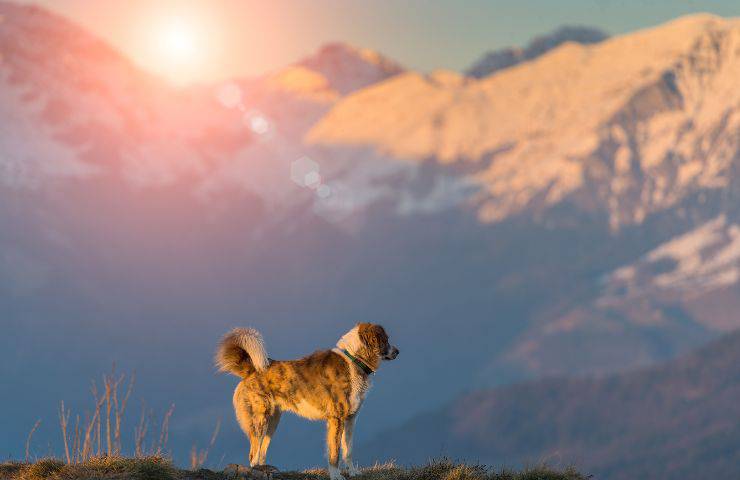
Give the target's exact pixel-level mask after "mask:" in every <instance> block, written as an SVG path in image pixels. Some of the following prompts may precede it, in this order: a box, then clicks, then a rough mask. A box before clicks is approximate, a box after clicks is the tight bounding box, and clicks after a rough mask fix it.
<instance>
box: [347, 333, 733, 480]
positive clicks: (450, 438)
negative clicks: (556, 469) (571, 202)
mask: <svg viewBox="0 0 740 480" xmlns="http://www.w3.org/2000/svg"><path fill="white" fill-rule="evenodd" d="M463 368H464V367H463ZM739 399H740V332H735V333H732V334H728V335H727V336H725V337H723V338H721V339H720V340H718V341H715V342H713V343H711V344H709V345H707V346H706V347H705V348H702V349H701V350H699V351H697V352H695V353H692V354H690V355H688V356H685V357H682V358H680V359H677V360H674V361H672V362H670V363H667V364H665V365H662V366H659V367H653V368H650V369H646V370H641V371H636V372H632V373H625V374H620V375H613V376H608V377H605V378H602V379H562V378H557V379H549V380H543V381H539V382H534V383H527V384H522V385H515V386H511V387H505V388H500V389H494V390H488V391H481V392H476V393H472V394H469V395H466V396H463V397H461V398H459V399H458V400H456V401H455V402H453V403H451V404H450V405H448V406H446V407H445V408H443V409H441V410H438V411H435V412H432V413H429V414H425V415H421V416H418V417H416V418H415V419H414V420H412V421H410V422H409V423H407V424H405V425H403V426H401V427H399V428H397V429H395V430H392V431H388V432H384V433H382V434H380V435H379V436H378V437H377V439H376V440H375V441H373V442H371V443H370V444H369V445H366V446H365V447H363V448H360V449H358V451H359V452H362V454H363V455H364V456H365V458H373V459H376V458H379V459H388V458H395V459H397V460H399V461H401V462H414V461H419V460H422V459H425V458H428V457H429V456H430V455H439V454H444V455H447V456H449V457H450V458H455V459H465V460H470V461H476V462H477V461H480V462H483V463H486V464H488V465H494V466H502V465H504V466H514V465H523V464H531V463H537V462H541V461H547V462H550V463H552V464H556V465H570V464H574V465H576V466H577V467H578V468H579V469H581V470H582V471H584V472H586V473H590V474H595V476H596V478H598V479H605V480H606V479H609V480H633V479H636V478H649V479H666V480H668V479H677V478H680V479H682V480H690V479H696V480H701V479H707V478H737V475H739V474H740V401H738V400H739Z"/></svg>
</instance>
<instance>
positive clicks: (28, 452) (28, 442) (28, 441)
mask: <svg viewBox="0 0 740 480" xmlns="http://www.w3.org/2000/svg"><path fill="white" fill-rule="evenodd" d="M39 425H41V419H40V418H39V419H38V420H36V423H34V424H33V428H32V429H31V431H30V432H29V433H28V437H27V438H26V462H28V461H29V460H30V458H31V438H33V434H34V433H36V429H37V428H39Z"/></svg>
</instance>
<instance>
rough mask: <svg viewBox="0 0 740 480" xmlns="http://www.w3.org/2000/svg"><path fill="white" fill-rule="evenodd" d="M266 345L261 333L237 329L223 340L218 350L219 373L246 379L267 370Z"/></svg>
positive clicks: (247, 329)
mask: <svg viewBox="0 0 740 480" xmlns="http://www.w3.org/2000/svg"><path fill="white" fill-rule="evenodd" d="M269 363H270V361H269V359H268V358H267V352H266V351H265V344H264V342H263V341H262V335H260V332H258V331H257V330H255V329H253V328H235V329H233V330H232V331H230V332H229V333H227V334H226V335H224V338H222V339H221V343H219V344H218V349H217V350H216V366H218V369H219V371H221V372H229V373H233V374H234V375H236V376H238V377H242V378H246V377H248V376H249V375H251V374H253V373H254V372H255V371H258V372H261V371H263V370H264V369H266V368H267V366H268V365H269Z"/></svg>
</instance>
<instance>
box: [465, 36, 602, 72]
mask: <svg viewBox="0 0 740 480" xmlns="http://www.w3.org/2000/svg"><path fill="white" fill-rule="evenodd" d="M607 38H609V34H607V33H606V32H604V31H602V30H599V29H598V28H593V27H583V26H568V25H566V26H563V27H560V28H558V29H557V30H555V31H554V32H550V33H548V34H545V35H541V36H539V37H536V38H534V39H533V40H532V41H530V42H529V43H528V44H527V45H526V46H525V47H522V48H516V47H509V48H502V49H500V50H493V51H490V52H487V53H486V54H485V55H483V57H481V58H480V59H478V60H477V61H476V62H475V63H474V64H473V65H472V66H471V67H470V68H469V69H468V70H466V71H465V73H466V74H467V75H470V76H471V77H475V78H482V77H486V76H488V75H491V74H493V73H495V72H497V71H499V70H503V69H504V68H509V67H513V66H514V65H518V64H520V63H522V62H526V61H527V60H532V59H534V58H537V57H539V56H540V55H542V54H544V53H547V52H549V51H550V50H552V49H553V48H555V47H558V46H560V45H562V44H563V43H565V42H575V43H581V44H589V43H598V42H601V41H603V40H606V39H607Z"/></svg>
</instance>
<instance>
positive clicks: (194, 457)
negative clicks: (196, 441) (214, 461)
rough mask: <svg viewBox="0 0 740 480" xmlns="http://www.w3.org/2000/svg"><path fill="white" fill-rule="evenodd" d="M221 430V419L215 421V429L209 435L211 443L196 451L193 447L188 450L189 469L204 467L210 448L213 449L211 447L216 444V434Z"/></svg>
mask: <svg viewBox="0 0 740 480" xmlns="http://www.w3.org/2000/svg"><path fill="white" fill-rule="evenodd" d="M220 430H221V419H218V421H216V427H215V428H214V429H213V434H211V441H210V442H209V443H208V446H207V447H206V448H205V449H203V450H201V451H198V447H196V446H195V445H193V448H192V449H191V450H190V469H191V470H198V469H199V468H201V467H202V466H203V465H205V463H206V461H207V460H208V454H209V453H210V451H211V448H213V445H214V444H215V443H216V437H218V432H219V431H220Z"/></svg>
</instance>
